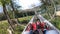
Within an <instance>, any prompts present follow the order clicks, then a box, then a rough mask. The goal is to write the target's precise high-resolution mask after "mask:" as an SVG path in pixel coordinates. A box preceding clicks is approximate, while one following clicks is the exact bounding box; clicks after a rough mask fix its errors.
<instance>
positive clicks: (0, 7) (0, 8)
mask: <svg viewBox="0 0 60 34" xmlns="http://www.w3.org/2000/svg"><path fill="white" fill-rule="evenodd" d="M1 12H3V8H2V6H1V5H0V13H1Z"/></svg>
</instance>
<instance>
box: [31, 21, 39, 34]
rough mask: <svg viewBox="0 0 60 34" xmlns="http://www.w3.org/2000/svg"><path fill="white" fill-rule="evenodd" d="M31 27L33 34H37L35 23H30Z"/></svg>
mask: <svg viewBox="0 0 60 34" xmlns="http://www.w3.org/2000/svg"><path fill="white" fill-rule="evenodd" d="M32 27H33V34H39V32H38V30H37V26H36V22H34V23H32Z"/></svg>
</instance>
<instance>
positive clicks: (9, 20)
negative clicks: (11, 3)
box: [2, 3, 14, 31]
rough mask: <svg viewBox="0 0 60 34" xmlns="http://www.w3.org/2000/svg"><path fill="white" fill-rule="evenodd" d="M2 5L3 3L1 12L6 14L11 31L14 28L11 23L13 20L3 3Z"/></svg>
mask: <svg viewBox="0 0 60 34" xmlns="http://www.w3.org/2000/svg"><path fill="white" fill-rule="evenodd" d="M2 5H3V12H4V14H5V16H6V18H7V20H8V23H9V25H10V26H11V28H12V31H13V30H14V27H13V24H12V23H13V22H12V21H11V19H10V17H9V15H8V12H7V10H6V6H5V3H3V4H2Z"/></svg>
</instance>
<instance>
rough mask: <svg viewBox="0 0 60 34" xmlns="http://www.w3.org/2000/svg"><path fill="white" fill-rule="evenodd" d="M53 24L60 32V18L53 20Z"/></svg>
mask: <svg viewBox="0 0 60 34" xmlns="http://www.w3.org/2000/svg"><path fill="white" fill-rule="evenodd" d="M51 22H52V24H53V25H55V26H56V27H57V28H58V29H59V30H60V17H56V18H55V19H53V20H51Z"/></svg>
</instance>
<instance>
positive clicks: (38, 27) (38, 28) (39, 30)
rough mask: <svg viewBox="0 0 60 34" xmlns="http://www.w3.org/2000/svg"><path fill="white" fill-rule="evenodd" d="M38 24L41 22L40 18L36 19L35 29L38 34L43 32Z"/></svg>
mask: <svg viewBox="0 0 60 34" xmlns="http://www.w3.org/2000/svg"><path fill="white" fill-rule="evenodd" d="M40 24H41V22H40V20H39V19H37V22H36V25H37V30H38V32H39V34H43V32H42V30H41V27H40Z"/></svg>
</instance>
